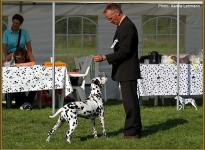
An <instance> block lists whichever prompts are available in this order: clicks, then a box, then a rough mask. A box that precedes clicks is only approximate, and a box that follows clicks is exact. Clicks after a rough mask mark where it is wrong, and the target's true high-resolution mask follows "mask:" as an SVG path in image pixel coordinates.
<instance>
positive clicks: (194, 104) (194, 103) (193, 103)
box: [191, 101, 198, 110]
mask: <svg viewBox="0 0 205 150" xmlns="http://www.w3.org/2000/svg"><path fill="white" fill-rule="evenodd" d="M191 104H192V105H193V106H194V108H195V110H198V109H197V106H196V102H195V101H193V102H192V103H191Z"/></svg>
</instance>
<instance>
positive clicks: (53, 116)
mask: <svg viewBox="0 0 205 150" xmlns="http://www.w3.org/2000/svg"><path fill="white" fill-rule="evenodd" d="M62 111H63V108H60V109H59V110H58V111H57V112H56V113H55V114H53V115H52V116H49V118H55V117H56V116H57V115H58V114H59V113H61V112H62Z"/></svg>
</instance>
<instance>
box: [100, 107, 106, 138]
mask: <svg viewBox="0 0 205 150" xmlns="http://www.w3.org/2000/svg"><path fill="white" fill-rule="evenodd" d="M100 123H101V126H102V134H103V135H104V136H107V134H106V131H105V122H104V115H103V111H102V114H101V115H100Z"/></svg>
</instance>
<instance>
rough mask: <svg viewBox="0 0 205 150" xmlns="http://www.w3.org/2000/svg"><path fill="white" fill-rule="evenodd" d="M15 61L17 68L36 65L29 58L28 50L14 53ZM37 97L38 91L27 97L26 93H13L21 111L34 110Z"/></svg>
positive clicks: (18, 50)
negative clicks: (33, 105)
mask: <svg viewBox="0 0 205 150" xmlns="http://www.w3.org/2000/svg"><path fill="white" fill-rule="evenodd" d="M14 60H15V65H16V66H17V67H21V66H33V65H35V59H34V58H31V57H28V53H27V50H25V49H24V48H18V49H17V50H16V51H15V52H14ZM35 96H36V91H30V92H29V93H28V95H26V92H19V93H12V97H13V98H14V99H15V102H16V107H17V108H19V107H20V109H32V104H33V100H34V98H35Z"/></svg>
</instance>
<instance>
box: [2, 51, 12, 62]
mask: <svg viewBox="0 0 205 150" xmlns="http://www.w3.org/2000/svg"><path fill="white" fill-rule="evenodd" d="M12 55H13V53H9V54H5V56H4V57H3V63H4V62H6V61H11V59H12Z"/></svg>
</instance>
